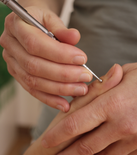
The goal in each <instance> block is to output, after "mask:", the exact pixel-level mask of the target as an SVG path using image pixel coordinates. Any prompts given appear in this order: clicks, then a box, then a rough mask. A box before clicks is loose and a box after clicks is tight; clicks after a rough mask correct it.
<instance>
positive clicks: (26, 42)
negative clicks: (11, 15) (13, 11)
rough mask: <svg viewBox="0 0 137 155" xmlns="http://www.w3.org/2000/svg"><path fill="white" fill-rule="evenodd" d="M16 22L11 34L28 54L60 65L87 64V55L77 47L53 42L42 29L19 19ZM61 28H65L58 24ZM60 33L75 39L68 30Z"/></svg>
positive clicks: (65, 29)
mask: <svg viewBox="0 0 137 155" xmlns="http://www.w3.org/2000/svg"><path fill="white" fill-rule="evenodd" d="M14 21H15V22H14V26H11V29H12V30H11V33H12V34H13V36H15V37H16V39H17V40H18V41H19V42H20V44H21V45H22V46H23V47H24V48H25V50H26V51H27V52H28V53H30V54H32V55H35V56H39V57H42V58H45V59H48V60H51V61H54V62H58V63H65V64H77V65H82V64H85V63H86V61H87V56H86V54H85V53H84V52H83V51H82V50H80V49H78V48H77V47H75V46H72V45H69V44H66V43H61V42H59V41H56V40H53V39H52V38H50V37H49V36H47V35H46V34H45V33H43V32H42V31H41V30H40V29H38V28H36V27H34V26H31V25H28V24H26V23H25V22H24V21H22V20H21V19H20V18H18V17H16V19H14ZM60 25H61V26H60ZM59 26H60V27H63V26H62V24H61V23H60V22H58V27H59ZM73 31H74V30H73ZM60 33H66V34H67V35H68V36H69V34H70V35H71V36H72V37H73V35H72V33H73V32H72V31H71V30H68V29H67V28H62V32H61V30H60ZM74 35H75V33H74ZM68 36H66V38H67V37H68Z"/></svg>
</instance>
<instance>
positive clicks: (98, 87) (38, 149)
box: [24, 64, 123, 155]
mask: <svg viewBox="0 0 137 155" xmlns="http://www.w3.org/2000/svg"><path fill="white" fill-rule="evenodd" d="M122 76H123V70H122V67H121V66H119V65H117V64H116V65H115V66H114V67H112V68H111V69H110V70H109V72H108V73H107V74H106V75H105V76H103V77H101V79H102V80H103V83H100V82H98V81H94V82H93V83H91V84H90V85H89V92H88V94H87V95H85V96H82V97H76V98H75V99H74V100H73V101H72V102H71V107H70V110H69V112H67V113H63V112H60V113H59V114H58V115H57V116H56V117H55V119H54V120H53V121H52V122H51V124H50V125H49V127H48V129H47V130H46V131H45V132H44V133H43V134H42V135H41V136H40V138H39V139H38V140H36V141H35V142H34V143H33V144H32V145H31V146H30V148H29V149H28V150H27V151H26V153H25V154H24V155H38V154H40V155H56V154H57V153H59V152H60V151H62V150H64V149H65V148H66V147H68V146H69V145H70V144H72V143H73V142H74V141H75V140H76V139H78V138H79V136H77V137H73V138H71V139H69V140H68V141H65V142H63V143H62V144H60V145H58V146H56V147H53V148H47V146H46V144H45V139H46V140H47V138H48V137H47V135H48V133H50V135H49V138H52V139H50V141H49V140H48V141H47V142H48V143H49V144H50V146H51V145H52V146H53V145H54V146H55V145H56V144H57V141H56V140H57V139H59V142H60V141H61V139H62V138H63V137H62V136H63V135H64V129H61V130H60V131H63V134H62V135H61V134H60V133H59V132H58V130H57V133H56V131H55V130H54V128H53V127H54V126H55V128H56V125H57V124H60V123H61V122H62V121H64V120H66V118H68V117H69V116H71V115H73V114H75V111H76V112H77V111H79V110H80V109H81V108H82V107H86V106H88V105H90V102H91V101H93V100H95V98H97V97H98V96H100V95H102V94H104V93H105V92H107V91H108V90H110V89H112V88H113V87H115V86H116V85H118V84H119V82H120V81H121V79H122ZM90 106H91V105H90ZM78 109H79V110H78ZM91 112H92V111H91ZM91 114H92V113H91ZM84 117H85V113H84V111H83V118H84ZM77 119H78V118H77ZM80 119H81V118H80ZM67 120H71V119H67ZM85 121H86V120H85ZM87 121H88V120H87ZM70 123H71V122H69V121H66V123H65V124H66V126H65V129H66V133H68V132H69V133H70V134H71V131H72V130H71V129H70V128H69V125H70ZM83 123H84V122H83ZM93 123H94V121H93ZM73 125H74V124H72V126H71V127H72V128H73V127H74V126H73ZM53 130H54V132H55V133H53V132H52V131H53ZM78 130H80V129H78ZM51 132H52V133H53V135H52V133H51ZM46 133H47V134H46ZM45 134H46V136H45ZM57 134H59V136H61V137H58V136H57ZM54 136H55V137H54ZM54 138H55V142H54ZM72 154H74V153H72ZM69 155H70V154H69ZM84 155H85V154H84Z"/></svg>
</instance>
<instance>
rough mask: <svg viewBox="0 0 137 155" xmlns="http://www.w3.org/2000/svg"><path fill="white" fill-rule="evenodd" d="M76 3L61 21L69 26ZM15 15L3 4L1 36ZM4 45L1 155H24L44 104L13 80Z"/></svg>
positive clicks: (68, 1)
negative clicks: (11, 15) (8, 20)
mask: <svg viewBox="0 0 137 155" xmlns="http://www.w3.org/2000/svg"><path fill="white" fill-rule="evenodd" d="M72 3H73V0H65V4H64V7H63V10H62V13H61V19H62V20H63V22H64V24H65V25H66V26H67V25H68V21H69V16H70V13H71V11H72V10H73V8H72ZM10 12H11V10H10V9H8V8H7V7H6V6H5V5H3V4H2V3H1V2H0V35H1V34H2V32H3V29H4V20H5V17H6V16H7V15H8V14H9V13H10ZM2 50H3V49H2V47H1V46H0V155H22V154H23V152H24V150H25V149H26V148H27V147H28V146H29V144H30V142H31V134H30V131H31V129H32V128H34V127H35V126H36V124H37V121H38V117H39V114H40V112H41V107H42V106H41V105H42V103H40V101H38V100H37V99H35V98H33V97H32V96H31V95H30V94H29V93H27V92H26V91H25V90H24V89H23V88H22V87H21V86H20V85H19V84H18V83H17V82H16V81H15V79H13V78H12V77H11V76H10V75H9V73H8V71H7V66H6V63H5V62H4V60H3V58H2Z"/></svg>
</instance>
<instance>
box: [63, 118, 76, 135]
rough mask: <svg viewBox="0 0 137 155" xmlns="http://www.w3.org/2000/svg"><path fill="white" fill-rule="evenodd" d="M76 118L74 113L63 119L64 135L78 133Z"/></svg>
mask: <svg viewBox="0 0 137 155" xmlns="http://www.w3.org/2000/svg"><path fill="white" fill-rule="evenodd" d="M76 120H77V119H76V117H75V115H70V116H69V117H67V118H66V119H65V121H64V129H65V132H66V135H69V136H72V137H73V136H75V135H77V134H78V125H77V121H76Z"/></svg>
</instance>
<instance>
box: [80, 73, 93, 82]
mask: <svg viewBox="0 0 137 155" xmlns="http://www.w3.org/2000/svg"><path fill="white" fill-rule="evenodd" d="M91 80H92V77H91V76H90V74H88V73H83V74H81V75H80V78H79V81H81V82H90V81H91Z"/></svg>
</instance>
